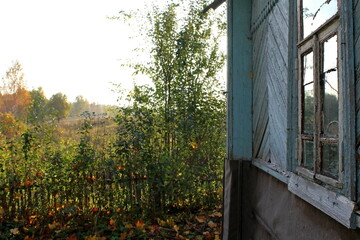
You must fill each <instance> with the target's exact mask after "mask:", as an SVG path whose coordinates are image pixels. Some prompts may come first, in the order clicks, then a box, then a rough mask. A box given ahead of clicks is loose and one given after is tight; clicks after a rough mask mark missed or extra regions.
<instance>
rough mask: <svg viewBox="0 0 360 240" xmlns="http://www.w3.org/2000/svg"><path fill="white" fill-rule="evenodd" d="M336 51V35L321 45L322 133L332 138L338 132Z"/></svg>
mask: <svg viewBox="0 0 360 240" xmlns="http://www.w3.org/2000/svg"><path fill="white" fill-rule="evenodd" d="M337 49H338V48H337V35H335V36H333V37H331V38H330V39H328V40H327V41H325V42H324V43H323V58H322V59H323V72H322V74H321V81H322V82H321V85H322V86H323V91H324V93H323V94H324V103H323V111H324V112H323V116H324V117H323V133H324V134H326V135H332V136H337V135H338V132H339V124H338V121H339V104H338V103H339V100H338V99H339V87H338V69H337V58H338V56H337V52H338V51H337Z"/></svg>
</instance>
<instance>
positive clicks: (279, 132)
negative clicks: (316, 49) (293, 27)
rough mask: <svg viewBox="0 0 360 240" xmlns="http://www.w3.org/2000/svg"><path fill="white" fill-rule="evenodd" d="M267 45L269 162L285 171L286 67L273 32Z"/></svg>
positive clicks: (270, 33)
mask: <svg viewBox="0 0 360 240" xmlns="http://www.w3.org/2000/svg"><path fill="white" fill-rule="evenodd" d="M270 27H271V25H270ZM276 28H277V27H273V28H271V30H273V29H276ZM267 44H268V46H269V47H268V48H269V56H271V58H269V59H270V61H268V63H267V67H268V69H267V72H268V77H267V78H268V80H267V84H268V92H269V128H270V139H271V140H270V144H271V145H270V149H271V162H272V163H274V164H276V165H277V166H279V167H280V168H282V169H286V166H287V162H286V139H287V138H286V136H287V132H286V122H287V120H286V118H287V66H286V64H285V62H286V60H285V59H284V56H282V54H285V53H281V50H280V49H279V45H278V43H277V42H276V36H275V33H274V32H273V31H269V35H268V41H267ZM286 55H287V51H286ZM286 58H287V56H286Z"/></svg>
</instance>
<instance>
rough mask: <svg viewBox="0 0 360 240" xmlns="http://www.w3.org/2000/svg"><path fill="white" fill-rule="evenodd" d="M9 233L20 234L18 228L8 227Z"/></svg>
mask: <svg viewBox="0 0 360 240" xmlns="http://www.w3.org/2000/svg"><path fill="white" fill-rule="evenodd" d="M10 233H11V234H12V235H19V234H20V231H19V228H13V229H10Z"/></svg>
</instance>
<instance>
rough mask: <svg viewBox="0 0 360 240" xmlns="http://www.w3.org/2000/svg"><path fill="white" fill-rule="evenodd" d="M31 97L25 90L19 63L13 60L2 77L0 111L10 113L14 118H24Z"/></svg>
mask: <svg viewBox="0 0 360 240" xmlns="http://www.w3.org/2000/svg"><path fill="white" fill-rule="evenodd" d="M30 103H31V97H30V93H29V91H28V90H26V86H25V81H24V73H23V68H22V66H21V64H20V63H19V62H18V61H15V62H14V63H13V65H12V66H11V67H10V68H9V69H8V71H7V72H6V74H5V76H4V77H3V78H2V87H1V91H0V112H2V113H11V114H12V115H14V116H15V117H16V118H25V117H26V115H27V111H28V107H29V105H30Z"/></svg>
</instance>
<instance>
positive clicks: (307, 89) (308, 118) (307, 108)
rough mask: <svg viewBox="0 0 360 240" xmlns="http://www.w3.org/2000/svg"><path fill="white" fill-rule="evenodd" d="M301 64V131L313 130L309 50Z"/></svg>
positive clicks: (311, 70) (312, 81)
mask: <svg viewBox="0 0 360 240" xmlns="http://www.w3.org/2000/svg"><path fill="white" fill-rule="evenodd" d="M302 61H303V63H302V66H303V108H304V109H303V133H308V134H311V133H313V132H314V72H313V71H314V69H313V67H314V62H313V61H314V60H313V53H312V52H310V53H308V54H306V55H304V56H303V58H302Z"/></svg>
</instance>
